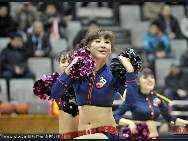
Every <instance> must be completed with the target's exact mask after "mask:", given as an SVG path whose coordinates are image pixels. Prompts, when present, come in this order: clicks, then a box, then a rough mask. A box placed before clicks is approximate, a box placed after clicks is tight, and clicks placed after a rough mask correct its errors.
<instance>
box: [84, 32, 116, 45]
mask: <svg viewBox="0 0 188 141" xmlns="http://www.w3.org/2000/svg"><path fill="white" fill-rule="evenodd" d="M101 37H103V38H104V39H107V40H110V42H111V43H112V44H113V43H114V33H113V32H111V31H102V30H96V31H95V32H90V33H88V34H87V35H86V42H87V43H88V44H89V43H91V42H92V41H93V40H95V39H99V38H101Z"/></svg>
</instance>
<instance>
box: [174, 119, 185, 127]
mask: <svg viewBox="0 0 188 141" xmlns="http://www.w3.org/2000/svg"><path fill="white" fill-rule="evenodd" d="M175 125H177V126H186V125H188V120H184V119H181V118H177V119H176V122H175Z"/></svg>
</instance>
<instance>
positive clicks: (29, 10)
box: [15, 2, 39, 31]
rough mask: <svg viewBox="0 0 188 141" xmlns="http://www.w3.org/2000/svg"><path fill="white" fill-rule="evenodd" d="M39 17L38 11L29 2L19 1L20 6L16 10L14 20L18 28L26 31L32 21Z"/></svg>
mask: <svg viewBox="0 0 188 141" xmlns="http://www.w3.org/2000/svg"><path fill="white" fill-rule="evenodd" d="M38 18H39V13H38V12H37V11H36V9H35V8H34V7H33V5H32V4H31V3H30V2H23V3H21V5H20V7H18V8H17V10H16V17H15V19H16V21H17V22H18V28H19V30H22V31H27V28H29V27H30V26H31V25H32V23H33V22H34V21H35V20H37V19H38Z"/></svg>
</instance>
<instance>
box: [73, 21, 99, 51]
mask: <svg viewBox="0 0 188 141" xmlns="http://www.w3.org/2000/svg"><path fill="white" fill-rule="evenodd" d="M97 28H98V23H97V21H96V20H95V19H91V20H89V22H88V24H87V27H86V28H82V29H81V30H80V31H79V32H78V33H77V35H76V36H75V38H74V40H73V48H74V49H76V48H77V45H78V44H79V43H80V42H81V40H82V39H83V38H84V37H85V35H86V34H87V33H89V32H92V31H95V30H96V29H97Z"/></svg>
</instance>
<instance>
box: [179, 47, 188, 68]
mask: <svg viewBox="0 0 188 141" xmlns="http://www.w3.org/2000/svg"><path fill="white" fill-rule="evenodd" d="M180 63H181V67H184V68H188V49H187V50H186V51H185V52H184V53H183V54H182V55H181V58H180Z"/></svg>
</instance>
